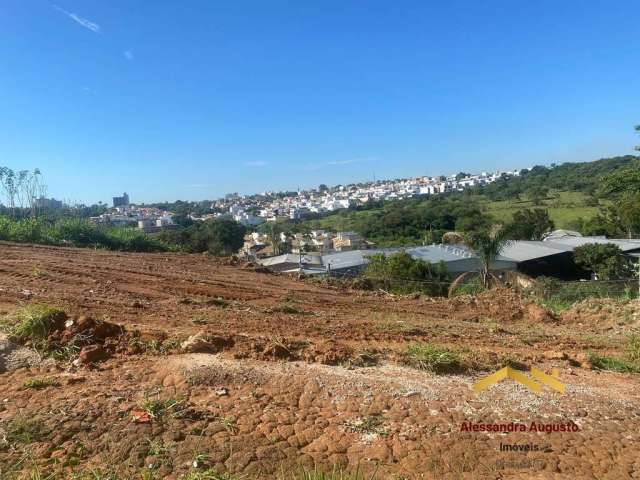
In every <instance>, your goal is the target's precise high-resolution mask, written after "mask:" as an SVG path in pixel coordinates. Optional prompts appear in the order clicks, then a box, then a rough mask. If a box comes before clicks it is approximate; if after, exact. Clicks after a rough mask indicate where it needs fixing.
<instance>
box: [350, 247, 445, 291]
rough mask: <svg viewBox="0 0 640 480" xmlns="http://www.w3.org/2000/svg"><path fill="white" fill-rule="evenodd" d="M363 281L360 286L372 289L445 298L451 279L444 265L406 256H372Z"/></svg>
mask: <svg viewBox="0 0 640 480" xmlns="http://www.w3.org/2000/svg"><path fill="white" fill-rule="evenodd" d="M364 278H365V279H366V280H365V281H363V282H362V283H363V285H366V286H367V287H369V286H374V285H375V286H376V287H377V288H384V289H385V290H390V291H392V292H395V293H414V292H420V293H425V294H428V295H446V292H447V289H448V285H449V281H450V279H451V278H450V276H449V272H448V271H447V267H446V265H445V264H444V263H443V262H440V263H437V264H431V263H429V262H425V261H423V260H419V259H415V258H413V257H412V256H411V255H409V254H408V253H407V252H399V253H395V254H393V255H389V256H386V255H384V254H382V253H380V254H377V255H372V256H371V262H370V263H369V265H368V266H367V268H366V270H365V272H364ZM368 282H370V284H369V283H368Z"/></svg>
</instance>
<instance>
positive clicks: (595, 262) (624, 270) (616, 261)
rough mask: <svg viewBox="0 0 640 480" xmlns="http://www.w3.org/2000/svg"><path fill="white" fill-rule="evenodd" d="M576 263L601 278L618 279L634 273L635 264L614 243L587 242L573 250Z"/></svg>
mask: <svg viewBox="0 0 640 480" xmlns="http://www.w3.org/2000/svg"><path fill="white" fill-rule="evenodd" d="M573 260H574V261H575V263H576V265H578V266H580V267H582V268H584V269H586V270H589V271H590V272H592V273H595V274H596V275H597V276H598V279H600V280H616V279H621V278H629V277H631V276H632V275H633V264H632V263H631V261H630V260H629V259H627V258H626V257H624V255H623V253H622V250H620V247H618V246H617V245H614V244H613V243H587V244H585V245H582V246H580V247H577V248H576V249H575V250H574V251H573Z"/></svg>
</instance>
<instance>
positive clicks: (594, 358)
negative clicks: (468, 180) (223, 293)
mask: <svg viewBox="0 0 640 480" xmlns="http://www.w3.org/2000/svg"><path fill="white" fill-rule="evenodd" d="M589 362H591V365H592V366H593V368H596V369H598V370H609V371H612V372H619V373H640V364H638V363H636V362H633V361H630V360H625V359H623V358H616V357H608V356H604V355H595V354H591V355H590V356H589Z"/></svg>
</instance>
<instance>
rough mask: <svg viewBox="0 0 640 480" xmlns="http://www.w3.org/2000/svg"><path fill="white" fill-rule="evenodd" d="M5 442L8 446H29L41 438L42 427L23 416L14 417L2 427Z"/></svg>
mask: <svg viewBox="0 0 640 480" xmlns="http://www.w3.org/2000/svg"><path fill="white" fill-rule="evenodd" d="M4 430H5V432H6V433H5V440H6V441H7V443H9V445H16V444H25V445H26V444H29V443H33V442H37V441H39V440H40V438H41V437H42V427H41V425H40V423H39V422H37V421H35V420H33V419H32V418H28V417H26V416H25V415H22V414H20V415H16V416H15V417H13V418H12V419H11V420H9V421H8V422H7V423H6V424H5V425H4Z"/></svg>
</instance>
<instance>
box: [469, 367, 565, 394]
mask: <svg viewBox="0 0 640 480" xmlns="http://www.w3.org/2000/svg"><path fill="white" fill-rule="evenodd" d="M530 373H531V376H532V377H533V378H535V380H537V382H536V381H534V380H532V379H531V378H529V377H528V376H527V375H525V374H524V373H522V372H521V371H519V370H516V369H514V368H511V367H504V368H502V369H500V370H498V371H497V372H495V373H492V374H491V375H488V376H486V377H484V378H482V379H480V380H478V381H477V382H476V383H475V385H474V386H473V390H474V391H475V392H476V393H480V392H481V391H483V390H485V389H487V388H489V387H490V386H491V385H493V384H494V383H498V382H500V381H501V380H504V379H505V378H510V379H512V380H515V381H516V382H518V383H520V384H522V385H524V386H525V387H527V388H528V389H529V390H532V391H534V392H536V393H541V392H542V385H541V384H543V385H547V386H548V387H551V388H553V389H554V390H556V391H557V392H560V393H565V385H564V383H561V382H560V381H559V380H558V376H559V371H558V369H557V368H554V369H552V370H551V375H547V374H546V373H544V372H543V371H542V370H538V369H537V368H535V367H532V368H531V372H530ZM538 382H539V383H538Z"/></svg>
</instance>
